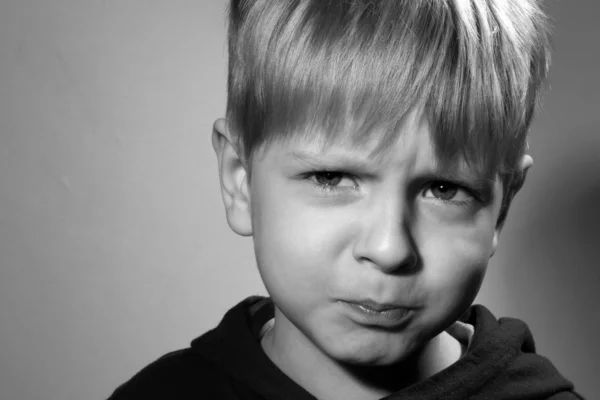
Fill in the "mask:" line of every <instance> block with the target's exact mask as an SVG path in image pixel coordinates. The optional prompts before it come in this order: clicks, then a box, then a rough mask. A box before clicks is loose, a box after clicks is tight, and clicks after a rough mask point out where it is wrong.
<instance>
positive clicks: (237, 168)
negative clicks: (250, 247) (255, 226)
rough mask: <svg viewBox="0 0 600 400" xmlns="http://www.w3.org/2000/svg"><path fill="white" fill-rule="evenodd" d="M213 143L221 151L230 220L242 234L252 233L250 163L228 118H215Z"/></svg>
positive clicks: (219, 152) (223, 189) (223, 187)
mask: <svg viewBox="0 0 600 400" xmlns="http://www.w3.org/2000/svg"><path fill="white" fill-rule="evenodd" d="M212 145H213V148H214V150H215V153H216V155H217V161H218V166H219V179H220V183H221V195H222V197H223V204H224V205H225V213H226V216H227V223H228V224H229V227H230V228H231V229H232V230H233V231H234V232H235V233H237V234H238V235H241V236H251V235H252V218H251V207H250V193H249V188H248V180H247V172H246V167H245V165H244V163H243V161H242V159H241V157H240V156H239V152H238V150H237V149H236V146H235V145H234V141H233V140H232V137H231V134H230V132H229V130H228V129H227V121H226V120H225V119H222V118H221V119H218V120H216V121H215V123H214V125H213V131H212Z"/></svg>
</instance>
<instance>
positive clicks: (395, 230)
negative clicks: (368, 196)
mask: <svg viewBox="0 0 600 400" xmlns="http://www.w3.org/2000/svg"><path fill="white" fill-rule="evenodd" d="M402 203H403V202H401V201H395V200H394V199H393V198H392V196H388V197H387V199H385V200H384V201H381V202H378V203H377V204H372V205H371V206H370V209H369V210H368V211H367V212H365V214H364V220H363V224H362V231H361V233H360V235H359V237H358V239H357V240H356V242H355V245H354V249H353V255H354V258H355V259H356V260H358V261H360V262H368V263H371V264H372V265H373V266H374V267H375V268H378V269H380V270H381V271H383V272H385V273H387V274H409V273H414V272H415V271H416V270H417V267H418V259H419V257H418V252H417V248H416V246H415V243H414V240H413V237H412V235H411V222H410V218H409V212H408V211H407V210H406V209H405V208H404V207H403V204H402Z"/></svg>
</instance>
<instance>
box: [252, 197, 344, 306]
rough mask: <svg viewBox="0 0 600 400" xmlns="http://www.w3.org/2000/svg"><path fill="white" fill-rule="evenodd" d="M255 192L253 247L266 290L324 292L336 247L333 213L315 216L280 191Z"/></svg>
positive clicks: (336, 226)
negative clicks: (256, 199)
mask: <svg viewBox="0 0 600 400" xmlns="http://www.w3.org/2000/svg"><path fill="white" fill-rule="evenodd" d="M260 194H261V195H260V198H258V201H257V202H256V203H255V204H257V205H259V206H258V207H257V208H256V209H253V230H254V246H255V254H256V259H257V264H258V266H259V271H260V273H261V276H262V277H263V281H264V282H265V286H267V289H268V290H269V292H270V293H271V292H277V291H279V292H281V291H289V292H294V293H298V294H302V293H305V294H308V293H312V292H315V293H316V292H320V293H323V292H326V291H327V288H328V282H330V281H331V279H330V275H331V273H332V268H331V266H332V265H334V264H335V262H334V260H335V259H336V258H337V257H338V255H339V254H340V253H341V249H342V241H341V240H340V230H341V229H342V228H341V225H342V223H341V222H342V221H340V223H336V221H335V218H336V214H335V213H333V212H332V213H318V212H316V211H315V210H312V209H311V208H310V207H306V206H302V205H301V204H299V202H298V201H295V200H294V197H293V196H289V195H286V194H285V193H281V192H280V193H275V192H267V191H262V192H260ZM273 294H275V293H272V295H273Z"/></svg>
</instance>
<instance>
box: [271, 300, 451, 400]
mask: <svg viewBox="0 0 600 400" xmlns="http://www.w3.org/2000/svg"><path fill="white" fill-rule="evenodd" d="M261 345H262V347H263V349H264V351H265V353H266V354H267V356H268V357H269V358H270V359H271V361H273V363H275V365H277V366H278V367H279V369H281V370H282V371H283V372H284V373H285V374H286V375H287V376H288V377H290V378H291V379H292V380H293V381H295V382H296V383H297V384H299V385H300V386H302V387H303V388H304V389H306V390H307V391H308V392H310V393H311V394H312V395H313V396H315V397H316V398H318V399H321V400H329V399H331V400H333V399H340V398H343V399H347V400H359V399H360V400H370V399H373V400H375V399H380V398H382V397H385V396H387V395H389V394H391V393H394V392H397V391H399V390H401V389H402V388H404V387H407V386H410V385H411V384H413V383H416V382H419V381H421V380H423V379H426V378H428V377H430V376H432V375H434V374H436V373H437V372H439V371H441V370H442V369H444V368H446V367H448V366H449V365H451V364H453V363H454V362H455V361H456V360H458V358H460V354H461V349H460V344H459V343H458V342H457V341H456V340H455V339H454V338H452V337H451V336H450V335H448V334H447V333H446V332H442V333H441V334H440V335H438V336H436V337H434V338H433V339H432V340H430V341H429V342H428V344H427V345H426V346H425V347H423V348H422V349H420V350H418V351H416V352H415V353H413V354H411V355H410V356H409V357H407V358H406V359H405V360H403V361H402V362H400V363H397V364H394V365H390V366H376V367H373V366H355V365H347V364H343V363H340V362H338V361H336V360H334V359H332V358H331V357H329V356H328V355H326V354H325V353H323V351H321V350H320V349H319V348H318V347H317V346H315V344H314V343H313V342H312V341H311V340H310V339H309V338H307V337H306V336H304V335H303V334H301V333H300V332H299V331H298V330H297V329H296V328H295V327H294V326H293V324H292V323H291V322H290V321H289V320H287V319H286V318H285V317H284V316H283V315H282V314H281V312H279V310H278V309H277V308H276V309H275V324H274V326H273V328H272V329H271V330H269V331H268V332H267V333H266V334H265V336H264V337H263V339H262V341H261Z"/></svg>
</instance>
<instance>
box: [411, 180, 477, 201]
mask: <svg viewBox="0 0 600 400" xmlns="http://www.w3.org/2000/svg"><path fill="white" fill-rule="evenodd" d="M423 197H426V198H432V199H436V200H440V201H443V202H446V203H454V204H457V205H466V204H468V203H470V202H472V201H473V200H474V197H473V196H472V195H471V194H470V193H469V191H468V190H467V189H465V188H463V187H462V186H460V185H457V184H455V183H452V182H445V181H436V182H431V183H429V184H428V185H427V187H426V188H425V191H424V192H423Z"/></svg>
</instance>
